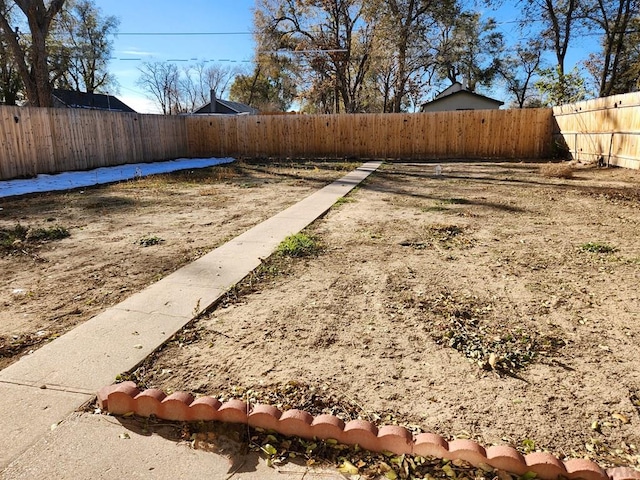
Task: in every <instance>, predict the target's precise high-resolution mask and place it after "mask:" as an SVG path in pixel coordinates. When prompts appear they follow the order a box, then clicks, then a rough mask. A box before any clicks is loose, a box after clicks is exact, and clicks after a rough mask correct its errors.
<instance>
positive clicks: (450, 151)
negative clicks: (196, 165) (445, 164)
mask: <svg viewBox="0 0 640 480" xmlns="http://www.w3.org/2000/svg"><path fill="white" fill-rule="evenodd" d="M187 130H188V132H189V151H190V152H191V154H192V155H196V156H203V155H216V156H241V157H303V158H314V157H315V158H318V157H320V158H324V157H331V158H345V157H346V158H348V157H358V158H380V159H397V158H402V159H429V158H541V157H545V156H548V155H549V154H550V153H551V150H552V146H553V141H552V136H553V130H554V122H553V116H552V112H551V110H550V109H530V110H475V111H460V112H437V113H412V114H356V115H277V116H231V117H230V116H208V117H202V118H198V117H196V116H194V117H189V118H187Z"/></svg>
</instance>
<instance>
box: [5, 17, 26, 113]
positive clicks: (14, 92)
mask: <svg viewBox="0 0 640 480" xmlns="http://www.w3.org/2000/svg"><path fill="white" fill-rule="evenodd" d="M4 15H6V16H7V17H8V18H10V13H9V12H5V13H4ZM22 90H23V85H22V79H21V78H20V74H19V73H18V69H17V68H16V65H15V62H14V61H13V56H12V54H11V49H10V47H9V45H8V44H7V42H6V41H5V39H4V37H3V36H0V102H1V103H4V104H5V105H16V103H17V102H18V100H19V99H21V97H22Z"/></svg>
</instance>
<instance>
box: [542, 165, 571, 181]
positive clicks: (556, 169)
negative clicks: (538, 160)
mask: <svg viewBox="0 0 640 480" xmlns="http://www.w3.org/2000/svg"><path fill="white" fill-rule="evenodd" d="M540 174H541V175H542V176H543V177H548V178H573V166H571V165H569V164H566V163H548V164H546V165H542V166H541V167H540Z"/></svg>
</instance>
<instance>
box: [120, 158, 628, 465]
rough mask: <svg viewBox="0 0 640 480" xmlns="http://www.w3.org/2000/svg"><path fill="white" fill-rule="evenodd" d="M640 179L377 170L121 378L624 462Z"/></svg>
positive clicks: (471, 167)
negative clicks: (302, 239)
mask: <svg viewBox="0 0 640 480" xmlns="http://www.w3.org/2000/svg"><path fill="white" fill-rule="evenodd" d="M639 188H640V173H639V172H634V171H628V170H622V169H588V168H576V169H575V171H574V172H573V177H572V178H571V179H562V178H554V177H545V176H543V175H542V174H541V173H540V165H536V164H525V163H520V164H518V163H511V164H486V163H485V164H466V163H450V164H446V165H444V168H443V175H442V176H436V175H435V173H434V166H433V165H428V164H387V165H384V166H383V168H382V169H381V170H380V171H379V172H378V173H376V174H374V175H373V176H372V177H370V179H368V180H367V181H366V182H365V184H364V185H362V186H361V187H360V188H358V189H357V191H355V192H354V193H353V194H352V195H351V196H350V197H349V200H348V201H342V202H340V204H339V205H337V206H336V207H335V208H334V209H332V210H331V211H330V212H329V214H327V215H326V216H325V217H323V218H322V219H320V220H318V221H317V222H316V223H315V224H314V225H313V226H312V228H310V229H309V231H308V232H307V233H309V234H311V235H312V236H313V237H314V238H316V239H317V241H319V242H320V243H321V244H322V246H323V249H322V251H321V252H319V253H317V254H314V255H311V256H306V257H302V258H293V259H292V258H288V257H281V258H277V259H275V258H274V259H269V260H267V261H265V263H264V265H263V266H262V267H261V268H260V269H259V271H258V272H256V273H255V274H253V275H252V276H250V278H248V279H247V281H246V282H244V283H243V284H242V285H239V286H238V287H237V288H236V289H234V291H233V292H231V293H230V295H229V296H228V298H227V299H226V301H224V302H222V303H221V304H220V306H219V307H218V308H217V309H216V310H214V311H213V312H212V313H211V314H210V315H208V316H206V317H204V318H201V319H199V320H198V321H196V322H195V323H193V324H192V325H189V326H188V327H187V328H186V329H185V330H184V331H183V332H181V333H180V334H179V335H177V336H176V338H175V339H174V340H173V341H170V342H169V343H168V344H167V345H166V346H165V347H164V348H163V349H162V350H161V351H160V352H158V353H157V354H156V355H154V356H153V358H151V359H150V360H149V361H148V362H147V363H146V364H145V365H143V366H142V367H141V368H140V369H139V370H138V371H136V372H134V373H133V375H132V378H134V379H135V380H137V381H139V382H140V384H141V385H142V386H147V387H158V388H162V389H164V390H165V391H169V392H171V391H176V390H186V391H191V392H194V393H196V394H207V395H214V396H217V397H219V398H222V399H227V398H232V397H235V398H243V399H248V400H250V401H252V402H255V401H267V402H270V403H275V404H276V405H278V406H280V407H281V408H304V409H307V410H309V411H311V413H314V414H315V413H320V412H324V413H326V412H330V413H334V414H337V415H340V416H341V417H343V418H344V419H351V418H356V417H360V418H365V419H368V420H373V421H376V422H378V423H394V422H396V423H401V424H403V425H407V426H409V427H410V428H411V429H413V430H414V431H415V430H419V429H422V430H425V431H431V432H437V433H440V434H442V435H443V436H445V437H446V438H453V437H457V438H474V439H477V440H479V441H480V442H482V443H483V444H485V445H491V444H510V445H513V446H514V447H516V448H518V449H519V450H521V451H522V452H524V453H529V452H531V451H534V450H545V451H550V452H553V453H554V454H556V455H558V456H560V457H565V456H566V457H588V458H592V459H595V460H596V461H598V462H599V463H600V464H601V465H603V466H609V465H632V466H638V465H639V463H638V462H639V459H640V457H639V456H638V450H637V448H638V446H639V445H640V444H639V443H638V442H639V441H640V415H639V410H640V401H639V400H638V398H639V397H640V393H639V392H640V357H639V356H638V353H637V345H638V342H639V341H640V322H639V320H640V299H639V296H638V293H637V285H638V280H639V279H640V274H639V272H640V242H638V237H637V235H638V231H639V225H640V204H639V203H638V191H639ZM265 203H266V202H265ZM283 392H284V393H286V394H283Z"/></svg>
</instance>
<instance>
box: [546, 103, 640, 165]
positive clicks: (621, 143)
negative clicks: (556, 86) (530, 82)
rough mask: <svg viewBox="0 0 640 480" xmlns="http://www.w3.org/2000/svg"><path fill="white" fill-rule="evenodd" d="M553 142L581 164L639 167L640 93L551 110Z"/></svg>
mask: <svg viewBox="0 0 640 480" xmlns="http://www.w3.org/2000/svg"><path fill="white" fill-rule="evenodd" d="M553 112H554V116H555V119H556V122H557V125H558V132H557V134H556V140H557V141H558V142H559V143H561V144H563V145H564V146H566V148H567V149H568V150H569V152H570V153H571V156H572V157H573V158H575V159H577V160H581V161H598V160H601V161H603V162H605V163H607V164H610V165H616V166H620V167H626V168H634V169H639V168H640V92H636V93H627V94H624V95H614V96H611V97H605V98H597V99H595V100H588V101H585V102H579V103H575V104H571V105H562V106H559V107H555V108H554V109H553Z"/></svg>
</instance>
